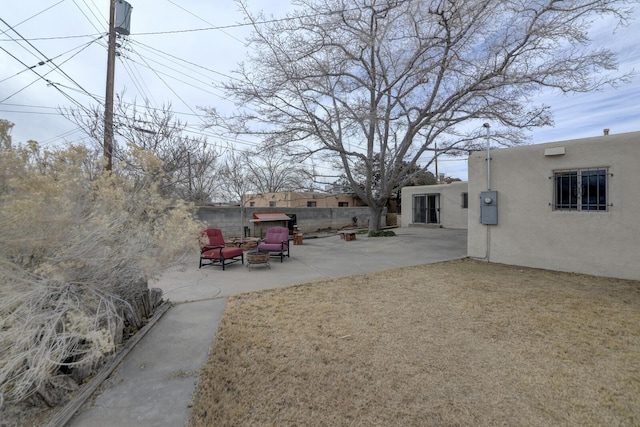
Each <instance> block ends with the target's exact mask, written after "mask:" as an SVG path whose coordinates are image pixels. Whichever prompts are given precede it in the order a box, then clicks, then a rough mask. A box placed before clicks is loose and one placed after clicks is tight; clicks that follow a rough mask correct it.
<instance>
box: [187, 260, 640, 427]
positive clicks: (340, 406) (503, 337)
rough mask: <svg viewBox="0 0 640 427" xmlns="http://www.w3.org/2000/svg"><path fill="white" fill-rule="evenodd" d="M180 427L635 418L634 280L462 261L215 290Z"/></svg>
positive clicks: (622, 421)
mask: <svg viewBox="0 0 640 427" xmlns="http://www.w3.org/2000/svg"><path fill="white" fill-rule="evenodd" d="M193 404H194V406H193V408H192V412H191V415H190V419H189V425H190V426H292V425H300V426H344V425H349V426H411V425H413V426H431V425H474V426H475V425H485V426H486V425H492V426H494V425H508V426H517V425H575V426H584V425H607V426H611V425H640V282H638V281H625V280H616V279H608V278H600V277H592V276H585V275H578V274H569V273H558V272H551V271H545V270H536V269H530V268H522V267H512V266H505V265H497V264H486V263H482V262H478V261H472V260H460V261H452V262H446V263H440V264H434V265H425V266H419V267H412V268H403V269H397V270H390V271H386V272H383V273H375V274H368V275H361V276H355V277H349V278H344V279H334V280H327V281H323V282H315V283H310V284H306V285H300V286H293V287H289V288H283V289H276V290H269V291H264V292H254V293H249V294H243V295H240V296H237V297H234V298H231V299H230V300H229V303H228V306H227V309H226V312H225V314H224V318H223V320H222V323H221V325H220V328H219V331H218V334H217V337H216V340H215V343H214V346H213V348H212V351H211V354H210V359H209V361H208V363H207V364H206V365H205V367H204V368H203V370H202V372H201V375H200V377H199V379H198V385H197V388H196V393H195V394H194V402H193Z"/></svg>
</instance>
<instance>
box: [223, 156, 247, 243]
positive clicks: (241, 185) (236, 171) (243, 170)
mask: <svg viewBox="0 0 640 427" xmlns="http://www.w3.org/2000/svg"><path fill="white" fill-rule="evenodd" d="M248 157H249V156H248V155H247V153H246V152H242V151H231V150H230V153H229V154H228V155H227V157H226V159H225V161H224V164H223V165H222V167H221V168H220V171H219V175H220V177H221V179H220V180H219V181H220V185H221V191H222V192H223V193H224V194H226V195H227V196H229V197H230V198H233V199H236V200H238V201H239V202H240V227H239V230H240V237H241V239H242V238H244V229H243V225H244V221H245V203H246V201H247V200H246V198H247V194H249V193H251V192H253V191H255V187H254V185H253V180H252V179H251V176H250V171H249V168H248V167H247V163H248Z"/></svg>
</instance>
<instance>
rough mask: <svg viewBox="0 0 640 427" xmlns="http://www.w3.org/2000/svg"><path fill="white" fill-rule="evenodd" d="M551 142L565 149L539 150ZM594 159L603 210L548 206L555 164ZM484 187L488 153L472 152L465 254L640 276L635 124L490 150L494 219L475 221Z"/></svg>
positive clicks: (586, 164) (580, 164)
mask: <svg viewBox="0 0 640 427" xmlns="http://www.w3.org/2000/svg"><path fill="white" fill-rule="evenodd" d="M555 147H564V153H565V154H563V155H547V156H545V150H547V149H549V148H555ZM555 151H556V152H557V151H560V152H561V151H562V150H561V149H557V150H555ZM551 152H553V150H551ZM547 153H550V152H549V151H547ZM594 167H606V168H608V172H609V174H610V176H608V203H609V204H610V205H611V206H609V208H608V211H606V212H604V211H584V212H577V211H554V210H553V209H552V202H553V179H551V178H550V177H552V176H553V172H554V171H555V170H559V169H572V170H575V169H584V168H594ZM486 187H487V163H486V153H484V152H476V153H473V154H472V155H471V156H470V157H469V227H468V230H469V234H468V248H467V249H468V255H469V256H470V257H476V258H486V257H487V256H488V257H489V261H491V262H497V263H505V264H514V265H523V266H530V267H538V268H545V269H551V270H559V271H569V272H580V273H586V274H593V275H599V276H609V277H617V278H625V279H640V132H633V133H626V134H618V135H609V136H601V137H595V138H586V139H579V140H572V141H562V142H554V143H549V144H539V145H529V146H521V147H513V148H507V149H500V150H492V151H491V189H492V190H496V191H497V192H498V224H497V225H489V226H487V225H482V224H480V223H479V217H480V198H479V196H480V192H481V191H483V190H486ZM403 200H404V195H403ZM403 209H404V206H403Z"/></svg>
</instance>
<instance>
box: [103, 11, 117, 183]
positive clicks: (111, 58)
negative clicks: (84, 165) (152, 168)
mask: <svg viewBox="0 0 640 427" xmlns="http://www.w3.org/2000/svg"><path fill="white" fill-rule="evenodd" d="M115 21H116V0H109V50H108V55H107V89H106V95H105V103H104V142H103V149H104V159H105V165H104V169H105V170H106V171H108V172H111V168H112V166H113V159H112V155H113V85H114V78H115V69H116V27H115Z"/></svg>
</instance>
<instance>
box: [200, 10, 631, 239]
mask: <svg viewBox="0 0 640 427" xmlns="http://www.w3.org/2000/svg"><path fill="white" fill-rule="evenodd" d="M295 3H296V4H297V5H298V6H299V11H297V12H294V13H292V14H291V15H290V16H289V17H288V18H287V19H281V20H266V19H265V18H264V16H262V15H261V14H258V15H253V14H251V13H250V12H249V11H248V9H247V6H246V4H245V3H244V2H243V1H242V0H239V5H240V7H241V8H242V9H243V10H244V13H245V16H246V20H247V21H248V22H249V23H251V24H253V29H254V32H253V35H252V36H251V37H250V42H251V46H252V47H253V51H252V53H251V54H250V56H249V58H248V60H247V61H246V63H243V64H241V65H240V68H239V70H238V78H237V79H234V80H232V81H230V82H229V83H228V84H227V85H226V89H227V90H228V93H229V95H230V96H233V97H235V99H236V100H237V103H238V105H239V106H242V108H246V109H245V110H240V111H239V112H238V113H237V114H236V115H235V116H234V117H222V116H221V115H219V114H216V112H215V111H210V113H211V117H212V124H214V125H219V126H225V127H227V128H228V129H230V130H234V131H235V132H238V133H254V134H262V135H268V136H269V137H270V138H271V139H270V140H271V141H273V143H277V144H280V145H282V144H300V143H301V142H304V143H305V144H306V145H307V147H308V151H307V153H308V154H311V153H317V152H329V153H332V154H333V155H334V156H336V157H337V159H338V160H339V162H340V164H341V166H342V168H343V169H344V171H345V174H346V176H347V178H348V180H349V181H350V182H351V183H352V187H353V188H354V189H355V190H356V193H357V195H358V197H360V198H361V199H362V200H364V201H366V203H367V204H368V205H369V208H370V209H371V218H372V221H371V224H370V228H371V229H376V228H378V227H379V221H378V220H379V219H380V217H381V212H382V208H383V207H384V206H385V202H386V200H387V198H388V197H389V195H390V194H392V193H393V192H394V191H397V189H398V186H399V183H400V181H401V178H402V177H406V176H407V172H408V170H409V169H410V168H414V167H415V165H416V164H421V165H422V167H423V169H425V170H426V168H427V167H428V166H429V165H430V163H431V161H432V160H433V147H434V144H435V143H437V146H438V152H437V153H438V155H444V154H452V153H460V152H463V151H464V150H468V149H469V148H470V147H473V146H474V145H475V144H476V141H478V142H481V141H482V138H481V137H482V135H483V133H482V132H481V130H482V128H481V127H480V126H479V124H480V123H482V122H479V123H478V122H477V121H478V120H483V121H491V123H492V124H493V125H494V136H493V139H494V140H493V142H494V143H504V144H513V143H517V142H520V141H522V140H523V139H524V135H525V131H526V130H529V129H530V128H532V127H536V126H545V125H550V124H552V117H551V113H550V109H549V107H548V106H545V105H542V104H540V103H539V102H536V96H537V95H538V94H539V93H540V90H541V89H543V88H553V89H557V90H559V91H562V92H586V91H592V90H596V89H598V88H601V87H603V86H604V85H608V84H615V83H617V82H621V81H624V80H625V78H626V77H628V76H612V75H611V74H610V73H608V72H610V71H612V70H614V69H615V66H616V61H615V57H614V55H613V54H612V52H611V51H610V50H607V49H600V50H595V49H591V48H590V47H589V44H588V42H589V40H588V30H589V27H590V23H591V22H592V19H593V18H594V17H596V16H610V17H612V19H616V20H617V21H618V23H620V24H625V23H626V19H627V18H628V16H629V12H630V10H629V9H627V8H625V5H630V4H632V3H635V0H620V1H617V0H586V1H585V0H565V1H557V0H535V1H504V0H459V1H453V0H438V1H436V0H425V1H390V0H366V1H365V0H298V1H296V2H295ZM265 21H266V22H265ZM377 154H379V156H380V167H379V172H380V176H379V185H378V186H377V187H376V188H377V190H378V191H373V190H372V189H373V188H374V185H373V181H374V179H377V178H376V177H374V170H375V168H376V165H375V162H376V160H375V159H376V155H377ZM359 161H360V162H364V164H365V166H366V169H367V175H368V176H367V185H366V186H365V187H364V188H361V187H359V186H358V185H357V183H356V180H355V178H354V175H353V168H354V165H356V164H358V162H359Z"/></svg>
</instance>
